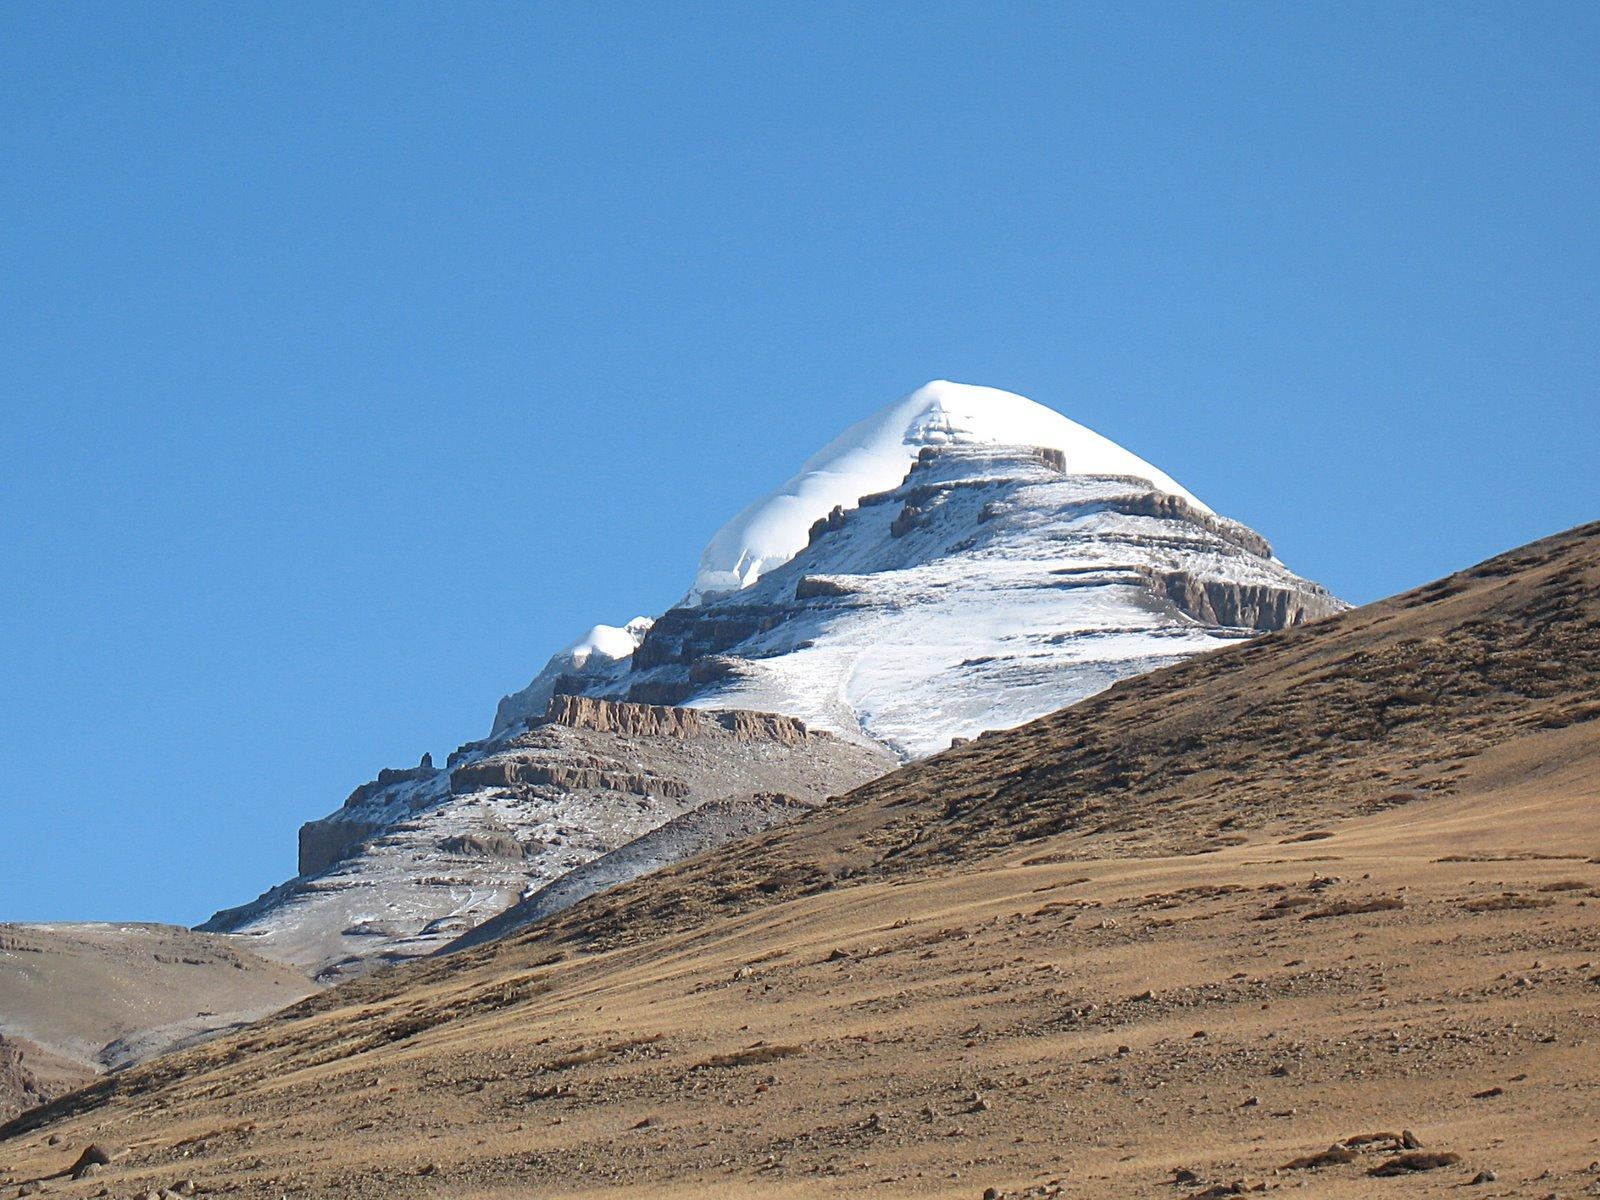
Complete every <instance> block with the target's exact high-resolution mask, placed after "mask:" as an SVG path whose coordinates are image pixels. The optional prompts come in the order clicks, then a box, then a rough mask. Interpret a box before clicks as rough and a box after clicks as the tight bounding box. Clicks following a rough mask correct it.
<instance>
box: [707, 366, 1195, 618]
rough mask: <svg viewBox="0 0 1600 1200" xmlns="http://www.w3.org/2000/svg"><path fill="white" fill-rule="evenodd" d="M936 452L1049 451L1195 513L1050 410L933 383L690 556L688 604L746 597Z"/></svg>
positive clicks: (808, 464) (859, 428) (1148, 472)
mask: <svg viewBox="0 0 1600 1200" xmlns="http://www.w3.org/2000/svg"><path fill="white" fill-rule="evenodd" d="M946 446H1035V447H1039V448H1043V449H1050V450H1058V451H1060V452H1061V455H1062V459H1063V461H1064V463H1065V468H1064V469H1065V470H1067V471H1068V472H1070V473H1072V474H1074V475H1132V476H1136V477H1138V478H1140V479H1145V480H1148V481H1149V482H1150V483H1152V484H1154V485H1155V486H1156V487H1157V488H1158V489H1160V490H1161V491H1163V492H1166V493H1168V494H1170V495H1175V496H1182V497H1183V498H1184V499H1185V500H1187V501H1189V503H1190V504H1193V505H1194V506H1195V507H1196V508H1200V509H1205V506H1204V505H1203V504H1201V503H1200V502H1199V501H1198V500H1196V499H1195V498H1194V497H1193V496H1192V495H1190V494H1189V493H1188V492H1187V491H1185V490H1184V489H1183V488H1182V487H1180V486H1179V485H1178V484H1177V483H1176V482H1175V481H1174V480H1173V479H1172V478H1171V477H1170V476H1168V475H1166V474H1164V473H1163V472H1161V471H1158V470H1156V469H1155V468H1154V467H1152V466H1151V465H1150V464H1149V463H1147V462H1145V461H1144V460H1143V459H1141V458H1138V457H1137V456H1135V455H1133V454H1130V453H1128V451H1126V450H1124V449H1123V448H1122V447H1121V446H1119V445H1117V444H1116V443H1115V442H1112V441H1110V440H1108V439H1106V438H1103V437H1101V436H1100V435H1099V434H1098V433H1095V432H1094V431H1093V430H1090V429H1085V428H1084V427H1083V426H1082V425H1079V424H1078V423H1077V422H1075V421H1069V420H1067V418H1066V417H1063V416H1062V415H1061V414H1060V413H1058V412H1056V411H1055V410H1054V409H1050V408H1046V407H1045V406H1044V405H1042V404H1038V403H1035V402H1034V401H1032V400H1029V399H1028V398H1027V397H1025V396H1018V395H1017V394H1016V393H1014V392H1003V391H1001V390H1000V389H999V388H990V387H977V386H974V385H972V384H966V383H951V382H950V381H949V380H945V379H936V380H934V381H933V382H932V383H926V384H924V385H923V386H922V387H920V388H918V389H917V390H916V391H914V392H912V393H911V394H909V395H907V396H902V397H901V398H900V399H898V400H896V401H895V402H894V403H892V404H889V405H886V406H885V407H884V408H882V409H879V410H878V411H877V412H876V413H874V414H873V415H872V416H870V417H867V418H866V419H865V420H862V421H857V422H856V423H855V424H854V425H852V426H850V428H848V429H846V430H845V431H844V432H843V433H841V434H840V435H839V436H838V437H836V438H834V439H833V441H831V442H829V443H828V444H827V445H826V446H824V447H823V448H822V449H821V450H819V451H817V453H816V454H814V455H812V456H811V457H810V458H809V459H807V460H806V461H805V463H804V464H802V465H801V467H800V470H799V471H797V472H795V475H794V478H792V479H790V480H789V481H788V482H787V483H785V484H784V485H783V486H782V487H780V488H778V489H777V490H776V491H774V492H771V493H769V494H767V495H766V496H763V497H762V498H761V499H759V500H757V501H755V502H754V503H753V504H751V505H750V506H749V507H748V508H746V509H745V510H744V511H743V512H741V513H740V514H739V515H738V516H736V517H734V518H733V520H731V521H729V522H728V523H727V524H726V525H724V526H723V527H722V528H721V529H719V530H718V531H717V532H716V534H715V535H714V536H713V537H712V539H711V541H710V542H709V543H708V544H707V545H706V548H705V550H704V551H703V552H702V553H701V555H700V571H699V574H698V575H696V576H695V581H694V587H693V589H691V591H690V593H689V603H700V602H701V601H703V600H705V599H706V598H708V597H714V596H717V595H722V594H726V593H728V592H732V591H737V590H738V589H740V588H744V587H748V586H749V585H750V584H752V583H754V582H755V581H756V580H757V579H759V578H760V577H761V576H762V575H764V574H765V573H766V572H767V571H769V570H771V569H772V568H774V567H778V566H782V565H783V564H784V563H786V562H788V561H789V560H790V559H791V558H793V557H794V556H795V555H796V554H798V553H799V552H800V551H801V550H803V549H804V548H805V546H806V543H807V540H808V537H807V535H808V533H809V531H810V529H811V526H812V525H813V524H814V523H815V522H816V521H817V520H818V519H819V518H822V517H825V516H827V515H828V513H829V512H831V511H832V510H833V509H834V508H835V507H836V506H842V507H844V508H854V507H855V506H856V502H857V501H858V500H859V499H860V498H861V497H862V496H866V495H870V494H872V493H874V492H883V491H887V490H888V489H890V488H893V487H894V486H896V485H897V484H898V483H900V481H901V480H903V479H904V478H905V477H906V472H907V471H909V470H910V469H911V466H912V464H913V463H915V462H916V461H917V456H918V455H919V454H920V453H921V452H922V451H923V450H924V449H927V448H930V447H946ZM1207 511H1209V510H1207Z"/></svg>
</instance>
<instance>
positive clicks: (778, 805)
mask: <svg viewBox="0 0 1600 1200" xmlns="http://www.w3.org/2000/svg"><path fill="white" fill-rule="evenodd" d="M814 807H816V805H815V802H812V801H806V800H798V799H796V798H795V797H793V796H785V795H783V794H781V793H778V792H763V793H758V794H756V795H753V796H733V797H729V798H727V799H723V800H708V801H706V803H704V804H702V805H700V807H699V808H694V809H691V810H689V811H688V812H686V813H684V814H683V815H682V816H679V817H673V818H672V820H670V821H668V822H667V823H666V824H665V825H662V826H660V827H659V828H657V829H653V830H651V831H650V832H649V833H647V834H645V835H644V836H643V837H638V838H635V839H634V840H633V841H631V842H629V843H628V844H627V845H626V846H623V847H621V848H619V849H616V850H613V851H611V853H609V854H602V855H601V856H600V857H599V858H596V859H592V860H590V861H589V862H587V863H585V864H584V865H583V866H581V867H577V868H575V869H574V870H571V871H568V872H567V873H566V874H565V875H563V876H561V877H560V878H559V879H557V880H555V881H554V882H552V883H548V884H546V885H545V886H544V887H542V888H540V889H539V890H538V891H537V892H535V893H534V894H533V895H531V896H529V897H528V898H527V899H525V900H523V901H521V902H520V903H518V904H513V905H512V906H511V907H510V908H508V909H506V910H505V912H503V913H501V914H500V915H499V916H496V917H491V918H490V919H489V920H487V921H485V922H484V923H483V924H482V925H479V926H477V927H476V928H474V929H472V930H471V931H470V932H468V933H465V934H463V935H462V936H461V937H459V938H457V939H456V940H455V941H454V942H452V943H450V945H449V946H447V947H445V950H446V951H447V952H448V951H451V950H464V949H466V948H467V947H469V946H480V945H482V944H483V943H485V942H492V941H494V940H495V939H497V938H502V937H505V935H506V934H508V933H512V932H515V931H516V930H518V929H522V928H524V927H526V926H528V925H532V924H533V923H534V922H536V921H542V920H544V918H546V917H548V916H550V915H551V914H552V913H558V912H560V911H562V910H563V909H566V908H571V907H572V906H573V905H574V904H576V903H578V901H580V900H585V899H587V898H588V897H590V896H593V895H595V894H597V893H599V892H604V891H609V890H610V889H612V888H614V887H617V886H619V885H621V884H624V883H627V882H628V881H629V880H630V879H637V878H638V877H639V876H641V875H648V874H649V873H650V872H652V871H659V870H660V869H661V868H662V867H669V866H671V865H672V864H673V863H679V862H682V861H683V860H684V859H686V858H693V857H694V856H695V855H697V854H704V853H705V852H706V851H708V850H715V849H716V848H717V847H718V846H726V845H727V844H728V843H729V842H731V841H735V840H737V839H739V838H744V837H749V836H751V835H752V834H756V833H760V832H761V831H762V830H764V829H771V828H772V827H773V826H774V825H783V824H786V823H787V822H789V821H793V820H794V819H795V818H796V817H799V816H802V815H804V814H805V813H807V812H810V811H811V809H813V808H814Z"/></svg>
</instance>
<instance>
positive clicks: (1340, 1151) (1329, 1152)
mask: <svg viewBox="0 0 1600 1200" xmlns="http://www.w3.org/2000/svg"><path fill="white" fill-rule="evenodd" d="M1355 1160H1356V1152H1355V1151H1354V1150H1352V1149H1350V1148H1349V1147H1348V1146H1339V1145H1334V1146H1329V1147H1328V1148H1327V1149H1326V1150H1319V1151H1318V1152H1317V1153H1315V1154H1303V1155H1301V1156H1300V1157H1299V1158H1294V1159H1290V1160H1289V1161H1288V1162H1286V1163H1284V1164H1283V1166H1282V1168H1280V1169H1281V1170H1284V1171H1314V1170H1316V1169H1317V1168H1318V1167H1332V1166H1338V1165H1340V1164H1341V1163H1350V1162H1355Z"/></svg>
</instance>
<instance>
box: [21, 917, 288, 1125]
mask: <svg viewBox="0 0 1600 1200" xmlns="http://www.w3.org/2000/svg"><path fill="white" fill-rule="evenodd" d="M316 990H317V989H316V985H315V984H313V983H312V982H311V980H309V979H307V978H306V977H305V976H304V975H302V974H301V973H300V972H298V971H295V970H293V969H292V968H289V967H285V966H283V965H282V964H281V963H275V962H268V961H267V960H266V959H263V958H259V957H257V956H256V955H254V954H251V953H250V952H249V951H248V950H246V949H244V948H243V947H241V946H240V945H239V944H238V939H236V938H229V937H221V936H218V935H216V934H208V933H194V932H191V931H190V930H187V929H183V928H181V927H179V926H175V925H151V924H136V923H132V922H130V923H128V924H104V923H97V922H82V923H76V924H71V923H60V924H35V925H0V1112H4V1113H5V1115H7V1116H10V1115H12V1114H13V1113H15V1112H16V1111H17V1110H18V1109H19V1108H24V1107H31V1106H32V1105H33V1104H36V1103H38V1102H39V1100H40V1099H43V1098H48V1097H51V1096H54V1095H59V1094H61V1093H62V1092H64V1091H66V1090H68V1087H70V1086H75V1085H77V1084H80V1083H82V1082H83V1081H84V1080H86V1079H89V1078H92V1077H93V1076H94V1075H95V1074H96V1073H98V1072H100V1071H103V1070H106V1069H114V1068H117V1067H122V1066H126V1065H127V1064H129V1063H132V1062H138V1061H140V1060H142V1059H145V1058H149V1057H151V1056H152V1055H155V1054H159V1053H161V1052H163V1051H165V1050H168V1049H171V1048H172V1047H174V1046H180V1045H187V1044H189V1043H192V1042H196V1041H199V1040H201V1039H203V1038H205V1037H207V1036H210V1035H212V1034H214V1033H216V1032H218V1031H220V1030H223V1029H229V1028H235V1027H238V1026H241V1025H245V1024H248V1023H249V1022H251V1021H254V1020H257V1019H258V1018H260V1017H262V1016H265V1015H266V1014H267V1013H269V1012H273V1011H274V1010H276V1009H280V1008H282V1007H284V1006H285V1005H287V1004H291V1003H293V1002H294V1001H296V1000H298V999H300V998H301V997H302V996H306V995H309V994H310V993H312V992H314V991H316ZM7 1109H9V1111H6V1110H7Z"/></svg>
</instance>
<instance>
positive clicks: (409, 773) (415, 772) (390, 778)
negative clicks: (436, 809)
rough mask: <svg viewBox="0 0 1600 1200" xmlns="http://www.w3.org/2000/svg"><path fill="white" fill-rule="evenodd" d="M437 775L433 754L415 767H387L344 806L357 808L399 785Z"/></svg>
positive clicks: (352, 795)
mask: <svg viewBox="0 0 1600 1200" xmlns="http://www.w3.org/2000/svg"><path fill="white" fill-rule="evenodd" d="M437 774H438V768H437V767H435V766H434V765H433V755H431V754H424V755H423V756H422V761H421V762H420V763H418V764H417V765H416V766H414V767H385V768H383V770H381V771H379V772H378V777H377V778H376V779H374V780H371V781H370V782H368V783H363V784H362V785H361V786H360V787H358V788H357V789H356V790H355V791H353V792H351V793H350V796H349V798H348V799H346V800H345V802H344V806H345V807H346V808H355V807H356V806H357V805H360V804H364V803H366V801H368V800H370V799H371V798H372V797H373V796H376V795H377V794H378V793H379V792H381V791H384V790H386V789H388V788H391V787H393V786H394V785H395V784H397V783H410V782H412V781H414V780H422V779H432V778H433V777H434V776H435V775H437Z"/></svg>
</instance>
